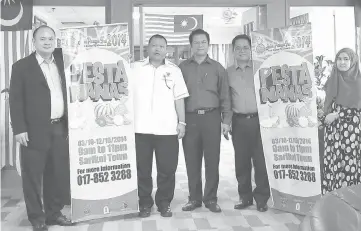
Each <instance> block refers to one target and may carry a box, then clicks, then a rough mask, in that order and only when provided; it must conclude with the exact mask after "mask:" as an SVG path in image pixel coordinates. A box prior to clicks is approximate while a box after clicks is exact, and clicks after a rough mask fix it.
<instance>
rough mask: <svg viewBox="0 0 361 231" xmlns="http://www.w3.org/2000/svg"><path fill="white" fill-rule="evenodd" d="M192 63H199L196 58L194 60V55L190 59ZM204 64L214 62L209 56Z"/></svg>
mask: <svg viewBox="0 0 361 231" xmlns="http://www.w3.org/2000/svg"><path fill="white" fill-rule="evenodd" d="M190 62H195V63H197V61H196V60H195V58H194V55H193V56H192V57H191V58H190ZM203 62H206V63H209V64H210V63H211V62H212V59H211V58H209V55H207V57H206V58H205V59H204V61H203Z"/></svg>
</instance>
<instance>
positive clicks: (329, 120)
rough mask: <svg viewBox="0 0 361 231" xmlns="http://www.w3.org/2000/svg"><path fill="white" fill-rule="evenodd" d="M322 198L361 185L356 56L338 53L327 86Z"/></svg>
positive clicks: (360, 77) (360, 79)
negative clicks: (336, 190)
mask: <svg viewBox="0 0 361 231" xmlns="http://www.w3.org/2000/svg"><path fill="white" fill-rule="evenodd" d="M324 110H325V117H324V124H325V134H324V140H325V150H324V156H323V160H321V161H323V162H324V167H323V171H322V174H323V177H322V178H323V180H322V194H325V193H327V192H330V191H333V190H335V189H338V188H341V187H347V186H350V185H354V184H359V183H360V182H361V148H360V144H361V134H360V114H361V72H360V67H359V59H358V57H357V54H356V53H355V52H354V51H353V50H351V49H349V48H343V49H341V50H340V51H339V52H338V53H337V55H336V60H335V65H334V67H333V70H332V73H331V76H330V77H329V79H328V81H327V83H326V98H325V106H324Z"/></svg>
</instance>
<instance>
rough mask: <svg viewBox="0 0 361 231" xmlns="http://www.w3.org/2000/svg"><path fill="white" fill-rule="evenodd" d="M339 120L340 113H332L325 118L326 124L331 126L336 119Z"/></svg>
mask: <svg viewBox="0 0 361 231" xmlns="http://www.w3.org/2000/svg"><path fill="white" fill-rule="evenodd" d="M337 118H338V113H337V112H334V113H330V114H328V115H327V116H326V118H325V123H326V124H327V125H330V124H332V123H333V121H335V120H336V119H337Z"/></svg>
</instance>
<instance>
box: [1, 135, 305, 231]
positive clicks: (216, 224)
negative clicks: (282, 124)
mask: <svg viewBox="0 0 361 231" xmlns="http://www.w3.org/2000/svg"><path fill="white" fill-rule="evenodd" d="M154 169H155V168H154ZM153 175H154V176H155V175H156V173H155V172H154V174H153ZM1 178H2V188H1V189H2V190H1V191H2V196H1V230H2V231H18V230H19V231H21V230H24V231H25V230H31V227H30V226H29V222H28V221H27V217H26V211H25V203H24V200H23V199H22V197H23V195H22V190H21V188H20V183H19V182H20V181H19V179H18V177H17V176H16V174H15V172H14V171H5V172H3V173H2V177H1ZM154 185H155V187H156V183H154ZM236 186H237V184H236V179H235V176H234V156H233V148H232V143H231V142H230V141H226V140H222V151H221V164H220V183H219V190H218V198H219V199H218V200H219V201H218V202H219V204H220V206H221V208H222V210H223V211H222V213H220V214H214V213H211V212H209V211H208V209H206V208H204V207H202V208H199V209H197V210H195V211H194V212H182V210H181V208H182V205H183V204H184V203H185V202H186V201H187V197H188V184H187V175H186V168H185V164H184V156H183V152H181V153H180V158H179V166H178V169H177V183H176V190H175V197H174V200H173V202H172V210H173V217H172V218H163V217H161V216H160V215H159V213H157V212H156V209H154V211H153V213H152V215H151V216H150V217H149V218H146V219H140V218H138V217H137V216H136V215H134V214H133V215H127V216H124V217H113V218H109V219H102V220H96V221H90V222H84V223H79V224H76V225H75V226H73V227H67V228H64V227H60V226H53V227H51V228H50V229H49V230H50V231H63V230H64V231H116V230H122V231H196V230H202V231H209V230H212V231H297V230H298V225H299V224H300V221H301V220H302V217H300V216H296V215H294V214H290V213H284V212H282V211H278V210H273V209H270V210H269V211H267V212H265V213H259V212H257V210H256V208H255V206H252V207H250V208H249V209H247V210H242V211H238V210H234V209H233V206H234V203H235V202H236V201H237V199H238V195H237V190H236V188H237V187H236ZM270 203H271V202H270ZM64 213H66V214H67V213H69V208H65V209H64Z"/></svg>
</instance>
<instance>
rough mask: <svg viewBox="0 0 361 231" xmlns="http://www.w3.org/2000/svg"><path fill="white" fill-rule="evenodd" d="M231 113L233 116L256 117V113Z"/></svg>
mask: <svg viewBox="0 0 361 231" xmlns="http://www.w3.org/2000/svg"><path fill="white" fill-rule="evenodd" d="M233 115H234V116H235V117H238V118H246V119H250V118H255V117H258V113H257V112H256V113H248V114H243V113H233Z"/></svg>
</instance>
